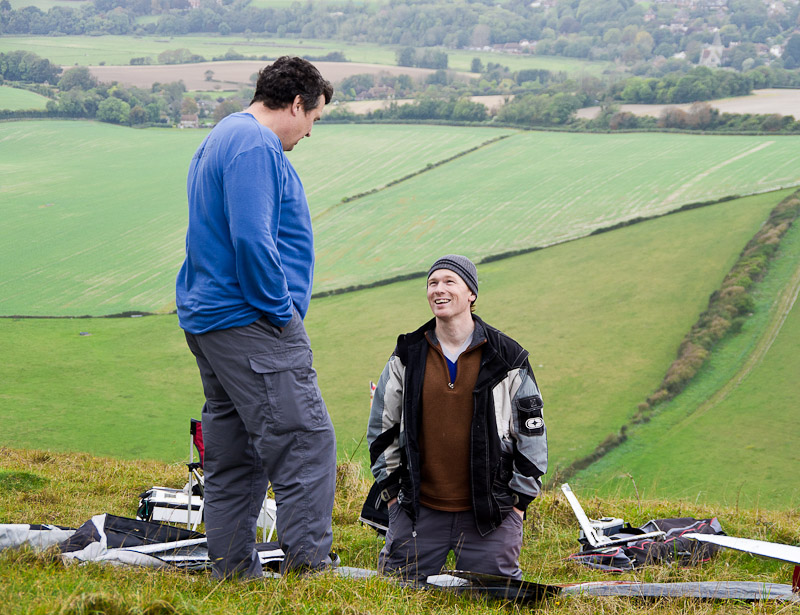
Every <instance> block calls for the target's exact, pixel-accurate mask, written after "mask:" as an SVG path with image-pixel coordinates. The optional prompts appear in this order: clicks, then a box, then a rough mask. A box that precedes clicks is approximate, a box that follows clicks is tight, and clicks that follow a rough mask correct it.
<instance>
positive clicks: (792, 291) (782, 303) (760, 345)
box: [666, 264, 800, 437]
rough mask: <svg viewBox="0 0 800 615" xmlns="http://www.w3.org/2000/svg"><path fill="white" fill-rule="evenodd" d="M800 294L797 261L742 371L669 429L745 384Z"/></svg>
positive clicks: (720, 400)
mask: <svg viewBox="0 0 800 615" xmlns="http://www.w3.org/2000/svg"><path fill="white" fill-rule="evenodd" d="M798 295H800V264H798V265H797V268H796V269H795V272H794V274H793V275H792V278H791V280H789V283H788V284H787V285H786V288H784V289H783V292H782V293H781V294H780V295H779V296H778V298H777V299H776V300H775V303H774V304H773V305H774V306H775V311H774V313H773V314H772V316H771V317H770V321H769V323H768V325H767V329H766V331H764V333H763V334H762V335H761V338H760V339H759V340H758V342H756V346H755V348H754V349H753V352H751V353H750V356H748V357H747V360H746V361H745V362H744V364H743V365H742V367H741V368H740V369H739V371H738V372H736V373H735V374H734V375H733V377H732V378H731V379H730V380H728V382H726V383H725V384H724V385H722V386H721V387H720V388H719V389H718V390H717V392H716V393H714V394H713V395H712V396H711V397H709V398H708V399H707V400H706V401H704V402H703V403H702V404H700V405H699V406H698V407H697V409H696V410H695V411H694V412H692V414H691V415H690V416H688V417H686V418H685V419H684V420H682V421H681V422H680V423H678V424H677V425H676V426H675V427H673V428H672V429H670V432H673V431H677V430H678V429H681V428H683V427H685V426H686V425H688V424H690V423H691V422H693V421H695V420H696V419H698V418H700V417H701V416H703V415H704V414H706V413H707V412H708V411H709V410H711V409H713V408H714V407H715V406H717V405H719V404H720V403H722V402H723V401H725V399H727V398H728V396H729V395H730V394H731V393H733V392H734V391H735V390H736V389H737V388H739V385H740V384H742V382H744V380H745V379H746V378H747V377H748V376H749V375H750V373H751V372H752V371H753V370H754V369H755V368H756V367H758V366H759V365H760V364H761V361H763V360H764V357H765V356H766V355H767V353H768V352H769V349H770V348H772V344H773V343H774V342H775V340H776V339H777V338H778V334H780V332H781V329H782V328H783V323H784V322H786V318H787V317H788V316H789V313H790V312H791V311H792V308H793V307H794V305H795V303H796V302H797V297H798ZM666 437H669V436H666Z"/></svg>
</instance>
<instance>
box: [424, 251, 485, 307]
mask: <svg viewBox="0 0 800 615" xmlns="http://www.w3.org/2000/svg"><path fill="white" fill-rule="evenodd" d="M437 269H449V270H450V271H455V272H456V273H457V274H458V275H459V276H460V277H461V279H462V280H464V282H465V283H466V285H467V288H469V289H470V290H471V291H472V292H473V294H474V295H475V296H476V297H477V296H478V269H477V268H476V267H475V263H473V262H472V261H471V260H469V259H468V258H467V257H466V256H461V255H459V254H448V255H447V256H443V257H442V258H440V259H439V260H437V261H436V262H435V263H433V266H432V267H431V268H430V269H429V270H428V277H431V274H432V273H433V272H434V271H436V270H437Z"/></svg>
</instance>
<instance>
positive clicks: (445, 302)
mask: <svg viewBox="0 0 800 615" xmlns="http://www.w3.org/2000/svg"><path fill="white" fill-rule="evenodd" d="M475 299H476V297H475V295H474V294H473V292H472V291H471V290H470V289H469V287H468V286H467V284H466V282H464V280H463V279H461V276H459V275H458V274H457V273H455V272H454V271H450V270H449V269H437V270H436V271H434V272H433V273H431V275H430V276H429V277H428V305H430V306H431V311H432V312H433V315H434V316H435V317H436V318H439V319H442V320H447V319H449V318H453V317H454V316H460V315H462V314H463V313H464V312H467V313H469V308H470V305H471V304H472V302H473V301H474V300H475Z"/></svg>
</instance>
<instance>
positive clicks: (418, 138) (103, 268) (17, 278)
mask: <svg viewBox="0 0 800 615" xmlns="http://www.w3.org/2000/svg"><path fill="white" fill-rule="evenodd" d="M505 134H508V131H495V130H492V129H487V128H458V127H436V126H417V127H411V126H403V127H398V126H343V125H336V126H331V125H327V126H325V125H323V126H319V127H317V128H316V129H315V130H314V136H313V137H312V139H313V141H310V142H308V143H302V144H301V146H300V147H298V148H297V152H296V156H295V155H294V154H293V155H292V159H293V160H294V161H295V162H296V163H297V167H298V169H299V171H300V174H301V177H303V181H304V183H305V185H306V187H307V189H308V191H309V194H310V196H311V199H312V210H313V214H314V217H315V234H316V238H317V239H316V244H317V254H318V261H317V269H316V281H315V290H316V291H317V292H320V291H325V290H330V289H335V288H342V287H348V286H351V285H354V284H362V283H365V282H372V281H375V280H377V279H385V278H387V277H391V276H393V275H397V274H404V273H409V272H418V271H423V270H424V269H425V268H426V266H427V264H428V263H429V262H430V261H431V260H433V259H434V258H435V257H436V256H438V255H439V254H440V253H441V252H442V251H459V250H461V251H463V250H464V245H465V243H467V244H468V246H469V251H470V252H471V255H472V256H473V257H474V258H481V257H484V256H487V255H491V254H497V253H498V252H505V251H508V250H514V249H522V248H530V247H533V246H543V245H548V244H552V243H554V242H557V241H563V240H565V239H571V238H575V237H579V236H582V235H585V234H587V233H589V232H591V231H592V230H594V229H597V228H600V227H604V226H608V225H612V224H614V223H617V222H620V221H624V220H627V219H629V218H632V217H636V216H640V215H649V214H654V213H659V212H664V211H668V210H670V209H675V208H678V207H679V206H680V205H682V204H684V203H687V202H692V201H697V200H704V199H708V198H714V197H719V196H723V195H725V194H731V193H746V192H752V191H756V190H765V189H768V188H775V187H777V186H782V185H788V184H791V183H794V182H795V181H798V180H799V179H800V176H798V175H797V171H796V169H797V168H798V165H797V164H796V162H797V159H798V157H800V153H799V152H800V148H798V147H797V143H798V139H800V137H783V138H766V137H713V136H688V135H647V134H636V135H624V134H623V135H576V134H558V133H543V132H529V133H512V136H510V137H508V138H506V139H503V140H501V141H496V142H493V143H491V144H490V145H486V146H485V147H481V148H480V149H478V150H476V151H473V152H471V153H469V154H467V155H464V156H461V157H458V158H455V159H453V160H452V161H450V162H448V163H446V164H443V165H441V166H437V167H435V168H430V167H432V166H433V165H434V164H435V163H437V162H440V161H442V160H445V159H449V158H451V157H452V156H454V155H455V154H457V153H459V152H463V151H467V150H471V149H472V148H475V147H476V146H478V145H481V144H483V143H485V142H487V141H490V140H492V139H493V138H497V137H498V136H502V135H505ZM203 135H204V133H203V132H201V131H186V130H183V131H181V130H160V129H151V130H133V129H129V128H121V127H115V126H110V125H104V124H98V123H86V122H11V123H5V124H2V125H0V138H2V139H3V140H4V143H6V144H8V145H9V146H13V147H6V148H3V149H2V151H0V167H1V168H2V169H3V170H4V172H6V173H7V176H8V177H11V178H13V179H12V180H11V181H10V182H9V183H8V184H6V185H4V186H2V188H0V198H2V199H3V203H4V214H5V221H4V225H3V226H2V229H0V314H23V315H82V314H111V313H118V312H123V311H127V310H145V311H165V310H167V311H168V310H169V309H171V307H172V305H173V304H172V302H173V280H174V275H175V271H176V270H177V268H178V266H179V264H180V262H181V260H182V258H183V245H184V243H183V237H184V233H185V226H186V207H185V196H184V182H185V173H186V168H187V166H188V162H189V159H190V158H191V155H192V153H193V152H194V150H195V148H196V146H197V144H198V143H199V142H200V140H201V139H202V137H203ZM65 152H69V155H65ZM429 168H430V170H428V171H426V172H424V173H421V174H420V175H418V176H415V177H413V178H411V179H409V180H408V181H404V182H401V183H399V184H396V185H394V186H392V187H389V188H387V189H385V190H381V191H380V192H378V193H376V194H373V195H370V196H367V197H365V198H362V199H357V200H354V201H350V202H348V203H340V202H341V200H342V199H343V198H344V197H349V196H353V195H354V194H358V193H361V192H364V191H367V190H369V189H372V188H380V187H381V186H384V185H386V184H387V183H388V182H390V181H392V180H397V179H400V178H402V177H405V176H407V175H409V174H411V173H413V172H414V171H420V170H425V169H429ZM98 169H99V171H98ZM576 178H577V179H576ZM644 178H647V179H644ZM337 203H339V204H337ZM334 205H335V207H334ZM509 229H514V231H513V232H509Z"/></svg>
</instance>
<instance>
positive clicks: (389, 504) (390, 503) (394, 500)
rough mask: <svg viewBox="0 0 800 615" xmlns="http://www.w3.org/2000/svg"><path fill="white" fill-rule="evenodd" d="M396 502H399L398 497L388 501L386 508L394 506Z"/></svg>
mask: <svg viewBox="0 0 800 615" xmlns="http://www.w3.org/2000/svg"><path fill="white" fill-rule="evenodd" d="M396 502H397V498H392V499H391V500H389V501H388V502H386V508H391V507H392V506H394V505H395V503H396Z"/></svg>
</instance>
